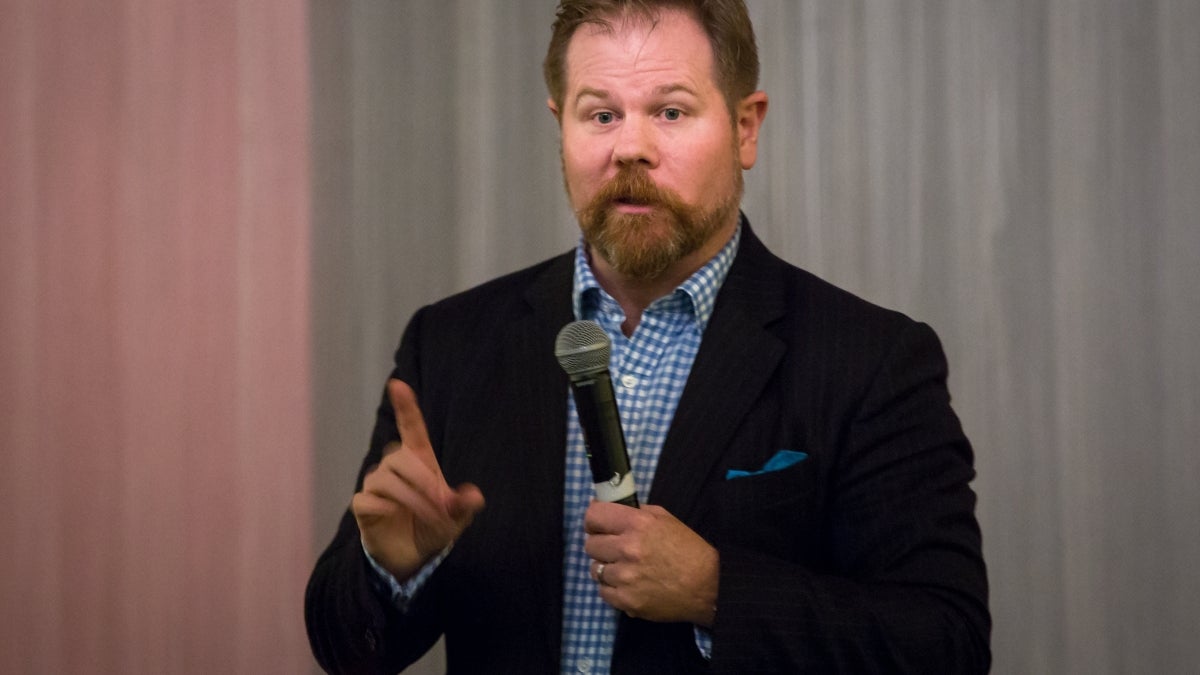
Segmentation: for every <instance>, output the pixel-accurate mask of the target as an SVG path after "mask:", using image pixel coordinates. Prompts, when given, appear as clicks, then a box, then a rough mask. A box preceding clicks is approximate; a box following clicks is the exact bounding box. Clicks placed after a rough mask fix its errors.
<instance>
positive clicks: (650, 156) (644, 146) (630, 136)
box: [613, 115, 658, 168]
mask: <svg viewBox="0 0 1200 675" xmlns="http://www.w3.org/2000/svg"><path fill="white" fill-rule="evenodd" d="M613 161H614V162H615V163H617V164H619V165H622V166H625V165H632V164H644V165H646V166H647V168H653V167H654V166H656V165H657V164H658V143H657V139H656V138H655V135H654V124H653V122H652V121H651V120H648V119H646V118H644V117H641V116H639V115H629V116H627V117H626V118H625V119H624V120H622V121H621V127H620V129H618V130H617V134H616V137H615V139H614V146H613Z"/></svg>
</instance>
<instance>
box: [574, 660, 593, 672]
mask: <svg viewBox="0 0 1200 675" xmlns="http://www.w3.org/2000/svg"><path fill="white" fill-rule="evenodd" d="M576 670H578V671H579V672H581V673H590V672H592V660H591V659H588V658H584V659H580V660H579V665H578V666H577V667H576Z"/></svg>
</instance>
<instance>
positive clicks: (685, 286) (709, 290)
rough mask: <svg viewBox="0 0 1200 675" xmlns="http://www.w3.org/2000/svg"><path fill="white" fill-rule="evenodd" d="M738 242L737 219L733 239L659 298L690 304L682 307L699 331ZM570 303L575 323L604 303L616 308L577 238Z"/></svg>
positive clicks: (740, 223)
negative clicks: (685, 300) (694, 318)
mask: <svg viewBox="0 0 1200 675" xmlns="http://www.w3.org/2000/svg"><path fill="white" fill-rule="evenodd" d="M741 238H742V221H741V219H740V217H739V219H738V226H737V229H735V230H734V232H733V236H732V237H730V238H729V241H728V242H726V243H725V246H724V247H722V248H721V250H720V251H718V252H717V254H716V255H715V256H713V257H712V258H710V259H709V261H708V262H706V263H704V266H703V267H701V268H700V269H698V270H696V271H695V273H693V274H692V276H690V277H688V278H687V279H686V280H684V282H683V283H681V284H679V286H677V287H676V288H675V290H674V291H673V292H672V293H671V294H669V295H666V296H663V297H664V298H670V297H675V296H680V297H684V298H687V299H688V300H689V301H690V302H688V303H685V304H687V305H690V311H691V312H692V313H693V314H694V315H695V316H696V321H697V322H698V323H699V324H700V328H701V329H702V330H703V328H704V327H705V326H707V325H708V320H709V319H710V318H711V317H712V312H713V307H714V306H715V305H716V301H717V292H718V291H720V290H721V285H722V284H724V283H725V277H726V276H728V275H729V268H730V267H731V266H732V265H733V259H734V256H736V255H737V250H738V244H739V243H741ZM661 300H662V299H661V298H660V299H659V300H656V301H655V302H654V303H651V306H653V305H654V304H657V303H658V302H660V301H661ZM571 301H572V306H573V307H574V309H575V318H576V319H579V320H583V319H592V318H594V317H595V316H596V313H597V312H598V311H599V308H600V306H601V304H602V303H604V302H610V303H612V304H614V305H615V304H616V301H615V300H613V299H612V296H610V295H609V294H608V293H607V292H606V291H605V290H604V289H603V288H601V287H600V284H599V282H597V281H596V277H595V275H593V274H592V267H591V265H590V264H589V263H588V259H587V248H586V244H585V243H584V241H583V238H582V237H580V240H579V244H578V245H576V246H575V278H574V285H573V287H572V290H571Z"/></svg>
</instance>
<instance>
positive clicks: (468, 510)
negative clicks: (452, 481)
mask: <svg viewBox="0 0 1200 675" xmlns="http://www.w3.org/2000/svg"><path fill="white" fill-rule="evenodd" d="M483 507H484V499H483V491H482V490H480V489H479V486H477V485H475V484H474V483H463V484H462V485H459V486H458V487H456V488H454V491H453V492H452V493H450V494H449V495H448V496H447V499H446V510H447V511H448V512H449V514H450V517H451V518H453V519H454V520H455V521H456V522H458V523H459V524H460V525H462V526H464V527H465V526H466V525H467V524H468V523H470V522H471V520H472V519H474V518H475V514H477V513H479V512H480V511H482V510H483Z"/></svg>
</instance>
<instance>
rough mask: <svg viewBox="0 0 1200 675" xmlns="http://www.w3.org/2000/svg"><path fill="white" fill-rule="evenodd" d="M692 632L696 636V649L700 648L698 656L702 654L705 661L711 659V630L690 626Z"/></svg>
mask: <svg viewBox="0 0 1200 675" xmlns="http://www.w3.org/2000/svg"><path fill="white" fill-rule="evenodd" d="M692 632H693V633H694V634H695V636H696V649H699V650H700V656H703V657H704V660H705V661H711V660H712V631H711V630H709V629H707V628H701V627H700V626H692Z"/></svg>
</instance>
